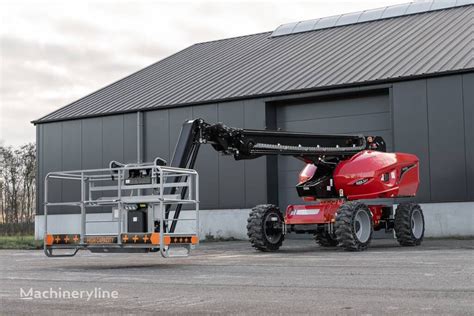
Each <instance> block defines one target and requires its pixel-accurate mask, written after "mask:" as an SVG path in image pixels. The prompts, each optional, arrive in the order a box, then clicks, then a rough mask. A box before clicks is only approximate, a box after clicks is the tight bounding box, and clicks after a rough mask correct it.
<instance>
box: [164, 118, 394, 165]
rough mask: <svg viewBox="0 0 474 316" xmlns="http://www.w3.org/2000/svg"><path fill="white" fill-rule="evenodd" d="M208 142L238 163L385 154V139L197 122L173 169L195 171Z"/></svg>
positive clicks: (189, 125)
mask: <svg viewBox="0 0 474 316" xmlns="http://www.w3.org/2000/svg"><path fill="white" fill-rule="evenodd" d="M205 143H207V144H211V145H212V147H213V148H214V149H215V150H216V151H218V152H221V153H223V154H227V155H233V156H234V158H235V159H236V160H241V159H254V158H258V157H260V156H263V155H287V156H294V157H296V158H299V159H302V160H305V161H308V162H310V161H317V160H318V159H319V158H320V157H322V156H325V157H344V156H352V155H354V154H356V153H358V152H360V151H362V150H365V149H376V150H379V151H385V143H384V141H383V139H382V138H381V137H373V136H369V137H365V136H362V135H322V134H313V133H296V132H286V131H269V130H253V129H240V128H234V127H228V126H225V125H224V124H222V123H218V124H213V125H211V124H209V123H206V122H204V121H203V120H202V119H195V120H189V121H186V122H185V123H184V124H183V127H182V129H181V134H180V136H179V139H178V143H177V144H176V148H175V152H174V156H173V159H172V161H171V166H172V167H179V168H192V167H193V166H194V162H195V159H196V155H197V152H198V150H199V145H200V144H205Z"/></svg>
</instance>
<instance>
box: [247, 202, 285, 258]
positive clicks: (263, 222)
mask: <svg viewBox="0 0 474 316" xmlns="http://www.w3.org/2000/svg"><path fill="white" fill-rule="evenodd" d="M247 235H248V237H249V239H250V243H251V244H252V247H254V248H255V249H257V250H260V251H265V252H266V251H276V250H278V249H279V248H280V247H281V245H282V243H283V240H284V239H285V235H284V234H283V215H282V214H281V212H280V210H279V209H278V207H277V206H275V205H272V204H263V205H257V206H256V207H254V208H253V209H252V211H251V212H250V215H249V218H248V220H247Z"/></svg>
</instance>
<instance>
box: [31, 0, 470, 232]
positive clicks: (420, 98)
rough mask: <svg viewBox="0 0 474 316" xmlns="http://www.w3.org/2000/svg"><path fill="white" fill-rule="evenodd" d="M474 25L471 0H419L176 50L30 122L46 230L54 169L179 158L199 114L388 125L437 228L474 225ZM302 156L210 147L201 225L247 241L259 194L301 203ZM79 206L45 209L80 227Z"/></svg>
mask: <svg viewBox="0 0 474 316" xmlns="http://www.w3.org/2000/svg"><path fill="white" fill-rule="evenodd" d="M473 31H474V1H472V0H464V1H461V0H458V1H456V0H453V1H433V2H413V3H410V4H405V5H397V6H390V7H385V8H380V9H374V10H368V11H363V12H356V13H350V14H343V15H340V16H332V17H326V18H320V19H315V20H309V21H301V22H295V23H289V24H284V25H281V26H279V27H278V28H276V29H275V30H274V31H273V32H265V33H257V34H252V35H245V36H240V37H235V38H229V39H223V40H216V41H210V42H204V43H198V44H195V45H192V46H190V47H188V48H186V49H184V50H182V51H180V52H177V53H175V54H173V55H171V56H169V57H167V58H165V59H163V60H160V61H158V62H156V63H154V64H152V65H150V66H148V67H146V68H144V69H142V70H140V71H138V72H136V73H133V74H131V75H129V76H128V77H126V78H123V79H121V80H119V81H117V82H114V83H112V84H110V85H108V86H106V87H104V88H102V89H100V90H98V91H96V92H93V93H91V94H89V95H87V96H85V97H83V98H81V99H79V100H77V101H75V102H73V103H71V104H69V105H66V106H64V107H62V108H60V109H58V110H57V111H55V112H52V113H50V114H48V115H46V116H44V117H42V118H39V119H38V120H36V121H34V122H33V123H34V124H35V125H36V129H37V145H38V181H37V183H38V203H37V205H38V209H37V224H38V225H37V230H36V233H37V236H41V225H40V223H41V221H42V219H41V218H42V215H41V214H42V207H41V205H42V201H43V193H44V187H43V179H44V177H45V175H46V174H47V173H48V172H50V171H59V170H77V169H86V168H104V167H107V166H108V164H109V162H110V161H111V160H116V161H120V162H124V163H131V162H137V161H138V162H140V161H152V160H153V159H154V158H155V157H158V156H159V157H162V158H164V159H166V160H168V161H169V160H170V159H171V155H172V153H173V150H174V145H175V144H176V140H177V138H178V134H179V131H180V128H181V125H182V123H183V122H184V121H185V120H187V119H191V118H203V119H205V120H206V121H208V122H223V123H224V124H226V125H229V126H234V127H242V128H256V129H265V128H266V129H282V130H288V131H310V132H317V133H335V134H354V133H355V134H365V135H380V136H382V137H383V138H384V139H385V140H386V142H387V146H388V150H390V151H400V152H409V153H414V154H416V155H417V156H418V157H419V158H420V177H421V185H420V188H419V194H418V196H417V201H418V202H419V203H422V204H423V208H424V212H425V219H426V236H449V235H474V217H473V214H474V58H473V51H474V50H473V48H474V47H473V45H474V44H473ZM84 62H87V61H84ZM301 167H302V163H300V162H298V161H297V160H295V159H290V158H285V157H278V158H276V157H261V158H258V159H256V160H251V161H234V160H233V159H232V157H228V156H220V155H218V154H217V153H216V152H215V151H213V150H212V149H211V148H206V147H205V146H203V147H202V149H201V152H200V155H199V156H198V160H197V167H196V169H197V170H198V172H199V174H200V187H201V205H200V207H201V209H202V210H203V211H202V217H201V222H202V227H201V234H202V235H206V234H210V235H214V236H219V237H237V238H242V237H245V233H246V231H245V225H246V217H247V215H248V212H249V209H250V208H252V207H253V206H255V205H256V204H262V203H267V202H268V203H276V204H278V205H280V206H281V207H285V205H287V204H289V203H298V202H299V201H300V199H299V198H298V197H297V194H296V190H295V188H294V184H296V182H297V177H298V172H299V171H300V170H301ZM50 192H51V194H52V195H53V196H54V197H55V198H56V199H57V200H63V201H67V200H71V199H74V198H76V199H77V196H74V194H77V192H78V191H77V190H76V191H74V190H72V189H71V187H69V185H67V184H63V185H61V184H58V185H57V186H54V187H52V188H50ZM102 211H103V210H102ZM75 212H76V213H77V210H73V209H65V208H62V209H57V210H54V211H52V212H51V214H57V215H52V216H50V217H51V219H48V220H51V221H54V217H55V216H56V222H57V223H60V224H61V225H62V226H64V227H67V226H71V225H72V226H74V224H73V220H72V218H73V217H74V214H73V213H75ZM97 212H98V214H97V215H96V216H97V218H100V217H101V216H102V215H101V214H104V213H101V210H100V209H99V210H97ZM103 216H107V215H105V214H104V215H103ZM72 226H71V227H72ZM65 230H67V229H66V228H65Z"/></svg>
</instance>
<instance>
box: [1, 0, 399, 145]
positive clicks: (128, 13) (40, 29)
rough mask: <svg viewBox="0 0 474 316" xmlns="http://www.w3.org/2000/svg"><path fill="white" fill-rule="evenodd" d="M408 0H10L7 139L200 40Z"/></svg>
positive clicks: (4, 15)
mask: <svg viewBox="0 0 474 316" xmlns="http://www.w3.org/2000/svg"><path fill="white" fill-rule="evenodd" d="M400 2H403V0H383V1H379V0H362V1H357V0H352V1H334V0H333V1H330V0H324V1H322V0H313V1H290V0H287V1H275V0H272V1H270V0H268V1H265V0H263V1H151V0H134V1H124V0H93V1H92V0H68V1H64V0H43V1H36V0H6V1H5V0H3V1H2V2H1V3H0V23H1V24H0V26H1V27H0V58H1V63H0V143H1V142H4V143H6V144H11V145H19V144H21V143H24V142H27V141H34V140H35V128H34V126H33V125H31V123H30V121H31V120H34V119H37V118H39V117H41V116H43V115H45V114H47V113H49V112H51V111H53V110H55V109H57V108H59V107H61V106H64V105H66V104H68V103H70V102H72V101H74V100H76V99H78V98H80V97H82V96H84V95H86V94H89V93H90V92H92V91H95V90H97V89H99V88H101V87H103V86H105V85H107V84H109V83H111V82H113V81H116V80H117V79H120V78H121V77H124V76H126V75H128V74H130V73H131V72H134V71H136V70H138V69H140V68H143V67H145V66H147V65H149V64H151V63H153V62H156V61H158V60H160V59H162V58H164V57H166V56H168V55H170V54H172V53H174V52H176V51H178V50H181V49H183V48H185V47H187V46H190V45H192V44H194V43H196V42H203V41H209V40H215V39H221V38H226V37H232V36H239V35H245V34H251V33H258V32H264V31H271V30H273V29H275V28H276V27H277V26H278V25H280V24H283V23H288V22H292V21H298V20H306V19H313V18H317V17H322V16H329V15H334V14H341V13H346V12H353V11H358V10H364V9H370V8H375V7H380V6H385V5H391V4H396V3H400Z"/></svg>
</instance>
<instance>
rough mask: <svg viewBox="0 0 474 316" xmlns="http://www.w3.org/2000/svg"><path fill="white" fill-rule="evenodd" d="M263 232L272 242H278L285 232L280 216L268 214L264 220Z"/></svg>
mask: <svg viewBox="0 0 474 316" xmlns="http://www.w3.org/2000/svg"><path fill="white" fill-rule="evenodd" d="M263 232H264V234H265V236H266V237H267V240H268V241H269V242H270V243H272V244H276V243H278V242H279V240H280V238H281V236H282V234H283V231H282V226H281V220H280V218H279V217H278V216H276V215H275V214H268V215H267V216H266V217H265V220H264V224H263Z"/></svg>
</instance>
